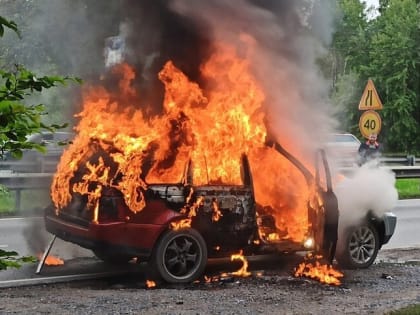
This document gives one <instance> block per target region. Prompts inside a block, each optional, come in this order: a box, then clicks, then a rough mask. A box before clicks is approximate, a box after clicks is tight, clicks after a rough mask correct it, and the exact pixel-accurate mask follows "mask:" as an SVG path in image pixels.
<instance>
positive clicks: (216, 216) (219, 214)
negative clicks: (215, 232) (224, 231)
mask: <svg viewBox="0 0 420 315" xmlns="http://www.w3.org/2000/svg"><path fill="white" fill-rule="evenodd" d="M212 205H213V214H212V217H211V220H212V221H213V222H217V221H219V220H220V218H221V217H222V216H223V214H222V212H221V211H220V209H219V205H218V204H217V200H213V202H212Z"/></svg>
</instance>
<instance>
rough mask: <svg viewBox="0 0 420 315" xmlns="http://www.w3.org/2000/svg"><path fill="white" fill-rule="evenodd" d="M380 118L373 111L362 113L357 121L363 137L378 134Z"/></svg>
mask: <svg viewBox="0 0 420 315" xmlns="http://www.w3.org/2000/svg"><path fill="white" fill-rule="evenodd" d="M381 123H382V121H381V116H379V114H378V113H377V112H375V111H374V110H368V111H365V112H363V114H362V116H360V120H359V129H360V132H361V134H362V136H363V137H365V138H369V135H370V134H372V133H376V134H379V132H380V131H381Z"/></svg>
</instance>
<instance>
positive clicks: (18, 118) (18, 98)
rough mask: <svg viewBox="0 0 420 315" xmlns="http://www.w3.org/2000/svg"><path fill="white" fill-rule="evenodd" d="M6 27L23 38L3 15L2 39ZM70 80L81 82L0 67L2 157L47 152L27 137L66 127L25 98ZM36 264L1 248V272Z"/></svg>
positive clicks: (0, 156) (14, 24) (1, 22)
mask: <svg viewBox="0 0 420 315" xmlns="http://www.w3.org/2000/svg"><path fill="white" fill-rule="evenodd" d="M5 28H9V29H11V30H13V31H14V32H15V33H17V34H18V35H19V36H20V34H19V30H18V28H17V25H16V23H15V22H13V21H8V20H7V19H5V18H4V17H1V16H0V37H3V35H4V30H5ZM68 81H73V82H79V83H80V79H77V78H70V77H61V76H41V77H38V76H36V75H35V74H34V73H33V72H31V71H29V70H28V69H26V68H25V67H23V66H20V65H16V66H15V69H14V70H13V71H9V70H5V69H3V68H0V158H3V155H4V154H5V152H6V151H7V152H10V153H11V154H12V155H13V156H15V157H21V156H22V150H24V149H33V148H35V149H37V150H40V151H41V152H43V151H45V148H44V147H43V146H42V145H40V144H36V143H33V142H29V141H27V136H28V135H30V134H33V133H36V132H40V131H42V130H49V131H55V130H56V129H59V128H63V127H65V126H66V125H67V124H62V125H57V124H45V123H43V122H42V119H41V117H42V115H43V114H44V113H45V106H44V105H43V104H36V105H27V104H25V99H27V98H28V97H30V96H32V95H33V94H34V93H40V92H42V91H44V90H45V89H50V88H52V87H56V86H58V85H65V84H66V83H67V82H68ZM0 192H1V195H2V196H3V197H6V198H7V197H8V196H7V193H8V192H7V191H6V190H5V189H4V188H3V187H1V191H0ZM34 261H35V259H34V258H33V257H19V255H18V253H16V252H14V251H4V250H1V249H0V270H3V269H7V268H9V267H14V268H18V267H20V265H21V264H22V263H26V262H34Z"/></svg>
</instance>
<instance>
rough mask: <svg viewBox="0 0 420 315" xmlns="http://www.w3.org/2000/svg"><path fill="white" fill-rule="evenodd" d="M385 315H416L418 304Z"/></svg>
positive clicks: (418, 312) (419, 307)
mask: <svg viewBox="0 0 420 315" xmlns="http://www.w3.org/2000/svg"><path fill="white" fill-rule="evenodd" d="M386 314H387V315H418V314H420V304H416V305H410V306H407V307H404V308H401V309H399V310H395V311H392V312H389V313H386Z"/></svg>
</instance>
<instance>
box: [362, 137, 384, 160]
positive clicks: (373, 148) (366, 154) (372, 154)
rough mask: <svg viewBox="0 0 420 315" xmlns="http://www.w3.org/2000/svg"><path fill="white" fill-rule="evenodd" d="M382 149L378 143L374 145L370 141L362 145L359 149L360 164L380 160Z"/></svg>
mask: <svg viewBox="0 0 420 315" xmlns="http://www.w3.org/2000/svg"><path fill="white" fill-rule="evenodd" d="M381 149H382V148H381V145H380V144H379V143H378V142H376V141H375V142H374V143H370V142H369V141H366V142H363V143H361V144H360V147H359V156H360V164H364V163H365V162H367V161H369V160H373V159H376V158H378V157H379V155H380V153H381Z"/></svg>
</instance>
